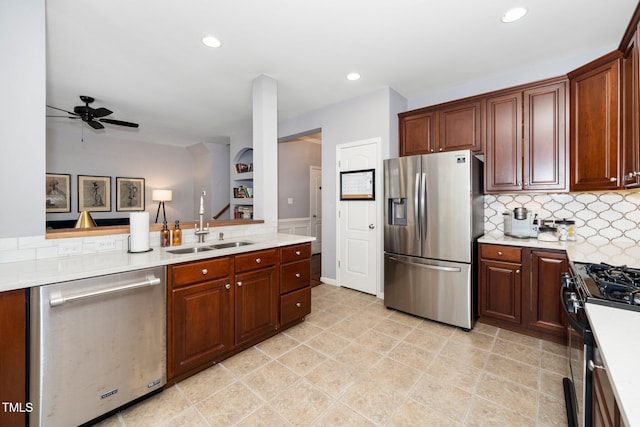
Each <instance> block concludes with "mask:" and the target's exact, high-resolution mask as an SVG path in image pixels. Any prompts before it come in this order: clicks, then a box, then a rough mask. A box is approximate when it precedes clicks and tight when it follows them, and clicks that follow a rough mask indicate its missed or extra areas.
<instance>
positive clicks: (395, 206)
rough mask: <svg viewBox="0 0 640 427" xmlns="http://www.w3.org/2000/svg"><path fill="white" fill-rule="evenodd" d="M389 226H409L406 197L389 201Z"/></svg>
mask: <svg viewBox="0 0 640 427" xmlns="http://www.w3.org/2000/svg"><path fill="white" fill-rule="evenodd" d="M387 203H389V206H388V208H389V211H388V212H389V218H388V221H389V225H407V199H406V197H402V198H395V199H388V200H387Z"/></svg>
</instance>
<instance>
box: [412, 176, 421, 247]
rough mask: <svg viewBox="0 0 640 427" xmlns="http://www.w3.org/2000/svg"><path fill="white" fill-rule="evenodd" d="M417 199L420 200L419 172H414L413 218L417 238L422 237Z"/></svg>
mask: <svg viewBox="0 0 640 427" xmlns="http://www.w3.org/2000/svg"><path fill="white" fill-rule="evenodd" d="M419 201H420V174H419V173H416V185H415V187H414V191H413V217H414V218H415V221H416V223H417V224H418V233H417V238H418V240H420V239H421V238H422V221H421V216H420V204H419Z"/></svg>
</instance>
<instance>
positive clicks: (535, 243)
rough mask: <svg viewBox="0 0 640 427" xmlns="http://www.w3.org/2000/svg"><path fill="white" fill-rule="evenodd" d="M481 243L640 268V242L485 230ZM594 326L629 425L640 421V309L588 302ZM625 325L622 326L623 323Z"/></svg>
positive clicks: (588, 311) (587, 307) (579, 260)
mask: <svg viewBox="0 0 640 427" xmlns="http://www.w3.org/2000/svg"><path fill="white" fill-rule="evenodd" d="M478 242H479V243H490V244H499V245H508V246H521V247H531V248H540V249H556V250H564V251H566V252H567V256H568V258H569V260H570V261H571V262H593V263H602V262H603V263H607V264H611V265H627V266H629V267H634V268H640V245H638V244H637V243H633V242H626V241H615V240H614V241H609V240H598V239H593V240H592V239H587V240H585V239H581V238H579V239H578V240H577V241H575V242H568V241H567V242H545V241H539V240H537V239H535V238H530V239H518V238H514V237H509V236H505V235H503V234H502V233H498V232H495V233H489V234H485V235H484V236H482V237H481V238H479V239H478ZM586 312H587V316H588V317H589V323H590V324H591V329H592V330H593V333H594V335H595V337H596V340H597V341H598V345H599V350H600V355H601V357H602V360H603V362H604V365H605V368H606V369H607V373H608V375H609V378H610V380H611V385H612V387H613V391H614V394H615V396H616V400H617V402H618V405H619V407H620V412H621V413H622V416H623V418H624V420H625V422H626V425H627V426H634V425H635V426H638V425H640V405H638V401H640V370H638V369H636V365H637V359H638V356H639V355H640V340H638V339H636V337H635V335H634V334H633V332H630V331H634V330H635V328H634V327H635V326H637V325H640V312H636V311H631V310H623V309H619V308H612V307H605V306H601V305H597V304H586ZM621 325H622V326H621Z"/></svg>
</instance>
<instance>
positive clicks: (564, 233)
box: [556, 218, 576, 241]
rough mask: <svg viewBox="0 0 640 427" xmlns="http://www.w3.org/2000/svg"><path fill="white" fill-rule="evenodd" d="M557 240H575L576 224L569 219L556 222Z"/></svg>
mask: <svg viewBox="0 0 640 427" xmlns="http://www.w3.org/2000/svg"><path fill="white" fill-rule="evenodd" d="M556 225H557V226H558V239H559V240H563V241H564V240H572V241H573V240H576V222H575V221H573V220H571V219H566V218H565V219H562V220H560V221H556Z"/></svg>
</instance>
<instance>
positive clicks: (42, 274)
mask: <svg viewBox="0 0 640 427" xmlns="http://www.w3.org/2000/svg"><path fill="white" fill-rule="evenodd" d="M240 240H242V241H250V242H254V244H251V245H246V246H239V247H233V248H226V249H215V250H211V251H206V252H200V253H194V254H172V253H170V252H168V251H170V250H173V249H180V248H187V247H191V246H210V245H213V244H216V243H221V242H220V241H218V240H211V241H208V242H205V243H202V244H198V245H182V246H175V247H167V248H161V247H153V248H152V249H153V250H152V251H150V252H144V253H133V254H132V253H128V252H126V251H109V252H96V253H91V254H84V255H72V256H62V257H57V258H46V259H38V260H32V261H20V262H9V263H0V292H3V291H10V290H13V289H23V288H30V287H33V286H41V285H46V284H50V283H57V282H66V281H68V280H76V279H83V278H87V277H93V276H102V275H105V274H113V273H120V272H123V271H131V270H139V269H142V268H150V267H157V266H161V265H168V264H176V263H180V262H185V261H195V260H199V259H206V258H213V257H218V256H225V255H234V254H238V253H243V252H251V251H256V250H260V249H268V248H273V247H279V246H288V245H294V244H299V243H308V242H311V241H313V240H315V238H314V237H309V236H297V235H293V234H279V233H273V234H256V235H251V236H248V237H242V238H233V239H225V240H224V242H225V243H226V242H234V241H240Z"/></svg>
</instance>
